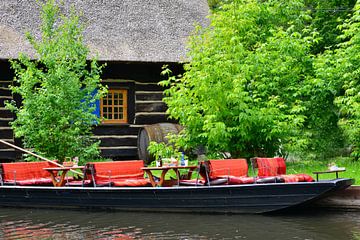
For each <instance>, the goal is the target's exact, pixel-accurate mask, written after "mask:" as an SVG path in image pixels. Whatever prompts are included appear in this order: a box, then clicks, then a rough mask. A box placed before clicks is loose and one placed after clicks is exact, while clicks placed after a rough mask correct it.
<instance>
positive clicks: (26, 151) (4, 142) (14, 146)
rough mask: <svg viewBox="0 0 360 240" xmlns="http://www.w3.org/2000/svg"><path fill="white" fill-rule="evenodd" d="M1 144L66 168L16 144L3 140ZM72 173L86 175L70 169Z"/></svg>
mask: <svg viewBox="0 0 360 240" xmlns="http://www.w3.org/2000/svg"><path fill="white" fill-rule="evenodd" d="M0 143H3V144H5V145H7V146H9V147H12V148H15V149H17V150H19V151H22V152H24V153H27V154H30V155H32V156H34V157H36V158H39V159H41V160H44V161H47V162H51V163H53V164H55V165H56V166H59V167H64V166H63V165H61V164H60V163H57V162H55V161H52V160H50V159H47V158H45V157H42V156H40V155H37V154H35V153H33V152H30V151H28V150H26V149H24V148H21V147H18V146H16V145H14V144H11V143H8V142H6V141H4V140H1V139H0ZM70 171H71V172H73V173H76V174H79V175H84V174H83V173H81V172H78V171H75V170H73V169H70Z"/></svg>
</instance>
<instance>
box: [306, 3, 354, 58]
mask: <svg viewBox="0 0 360 240" xmlns="http://www.w3.org/2000/svg"><path fill="white" fill-rule="evenodd" d="M355 3H356V0H342V1H339V0H327V1H324V0H308V1H306V6H307V8H308V9H310V10H311V16H312V18H313V19H312V21H311V25H312V27H313V28H314V29H317V30H318V32H319V35H320V36H321V38H320V39H319V41H318V42H317V43H316V44H314V45H313V47H312V49H313V50H312V51H313V53H322V52H323V51H324V50H325V49H329V48H330V49H334V48H336V45H337V44H339V43H340V39H338V36H339V35H341V29H340V28H338V25H339V24H342V22H343V21H344V20H345V19H347V18H348V16H349V15H350V14H351V13H352V12H353V7H354V5H355Z"/></svg>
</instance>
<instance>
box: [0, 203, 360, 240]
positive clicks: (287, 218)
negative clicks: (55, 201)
mask: <svg viewBox="0 0 360 240" xmlns="http://www.w3.org/2000/svg"><path fill="white" fill-rule="evenodd" d="M0 239H314V240H318V239H324V240H330V239H336V240H341V239H346V240H347V239H355V240H360V212H329V211H324V210H322V211H319V210H309V209H308V210H306V211H304V212H297V213H296V214H277V215H265V216H264V215H206V214H172V213H132V212H79V211H64V210H39V209H14V208H0Z"/></svg>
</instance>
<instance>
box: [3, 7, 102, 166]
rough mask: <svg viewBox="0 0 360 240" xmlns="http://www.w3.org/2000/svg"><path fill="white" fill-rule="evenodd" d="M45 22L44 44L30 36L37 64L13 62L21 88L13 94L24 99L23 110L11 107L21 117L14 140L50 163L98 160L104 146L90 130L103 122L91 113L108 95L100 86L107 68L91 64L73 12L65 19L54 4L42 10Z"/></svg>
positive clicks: (24, 60)
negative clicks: (94, 138) (20, 142)
mask: <svg viewBox="0 0 360 240" xmlns="http://www.w3.org/2000/svg"><path fill="white" fill-rule="evenodd" d="M41 18H42V26H41V33H42V35H41V39H40V40H38V39H36V38H35V37H33V36H31V35H30V34H27V39H28V40H29V41H30V43H31V44H32V46H33V47H34V49H35V50H36V53H37V54H36V60H31V59H30V57H28V56H26V55H24V54H20V55H19V58H18V59H17V60H12V61H11V66H12V68H13V69H14V71H15V75H16V77H15V81H16V82H17V84H16V86H14V87H12V91H13V93H15V94H19V95H20V96H21V98H22V105H21V106H20V107H17V106H16V104H15V103H14V102H12V103H8V104H7V107H8V108H9V109H11V110H13V111H14V112H15V113H16V120H15V121H13V122H12V128H13V130H14V132H15V136H16V137H19V138H22V140H23V144H24V146H25V147H27V148H33V149H34V150H35V151H36V152H38V153H40V154H43V155H44V156H46V157H49V158H55V159H58V160H60V161H62V160H64V158H65V157H75V156H78V157H80V160H82V161H84V160H86V159H91V158H95V157H97V156H98V155H99V150H98V145H99V142H96V141H93V140H92V139H91V129H92V126H93V125H94V124H97V123H98V122H99V119H98V117H97V116H96V115H94V114H93V113H92V112H93V111H94V109H95V101H96V100H98V99H99V98H100V97H101V95H102V94H103V92H104V90H105V89H104V88H103V87H102V86H101V85H100V73H101V69H102V66H99V65H98V64H97V62H96V60H95V59H93V60H92V61H91V62H90V63H88V62H87V56H88V53H89V50H88V48H87V47H86V46H85V45H84V42H83V36H82V30H83V27H82V26H81V25H80V23H79V16H78V15H76V13H75V10H74V9H72V10H71V12H70V15H69V17H65V16H63V15H61V14H60V12H59V7H58V6H57V5H56V4H55V1H54V0H49V1H47V2H46V3H44V4H42V12H41Z"/></svg>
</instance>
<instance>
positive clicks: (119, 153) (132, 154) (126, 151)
mask: <svg viewBox="0 0 360 240" xmlns="http://www.w3.org/2000/svg"><path fill="white" fill-rule="evenodd" d="M101 156H103V157H109V158H113V159H114V160H119V159H129V160H131V159H138V157H137V148H122V149H101Z"/></svg>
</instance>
